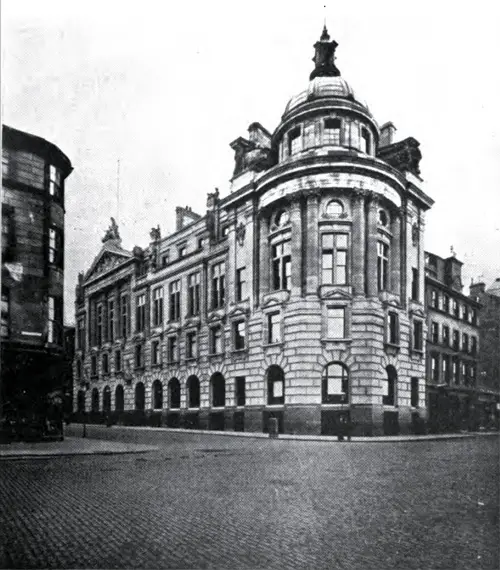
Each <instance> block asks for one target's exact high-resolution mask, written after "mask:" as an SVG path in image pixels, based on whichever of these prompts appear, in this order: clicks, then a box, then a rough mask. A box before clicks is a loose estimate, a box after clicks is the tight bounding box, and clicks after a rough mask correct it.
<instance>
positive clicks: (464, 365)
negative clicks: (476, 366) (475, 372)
mask: <svg viewBox="0 0 500 570" xmlns="http://www.w3.org/2000/svg"><path fill="white" fill-rule="evenodd" d="M462 378H463V380H464V384H465V385H466V386H468V385H469V375H468V370H467V363H466V362H462Z"/></svg>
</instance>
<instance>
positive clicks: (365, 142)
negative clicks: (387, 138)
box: [361, 127, 371, 154]
mask: <svg viewBox="0 0 500 570" xmlns="http://www.w3.org/2000/svg"><path fill="white" fill-rule="evenodd" d="M361 150H362V152H366V154H371V137H370V133H369V132H368V129H365V128H364V127H363V128H362V129H361Z"/></svg>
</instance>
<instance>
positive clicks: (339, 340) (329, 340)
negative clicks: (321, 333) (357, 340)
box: [320, 338, 352, 344]
mask: <svg viewBox="0 0 500 570" xmlns="http://www.w3.org/2000/svg"><path fill="white" fill-rule="evenodd" d="M320 342H321V343H323V344H330V343H338V344H340V343H351V342H352V338H322V339H320Z"/></svg>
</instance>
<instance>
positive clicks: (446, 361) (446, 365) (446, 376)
mask: <svg viewBox="0 0 500 570" xmlns="http://www.w3.org/2000/svg"><path fill="white" fill-rule="evenodd" d="M441 372H442V376H441V377H442V379H443V382H446V384H449V383H450V357H449V356H448V355H447V354H443V355H442V356H441Z"/></svg>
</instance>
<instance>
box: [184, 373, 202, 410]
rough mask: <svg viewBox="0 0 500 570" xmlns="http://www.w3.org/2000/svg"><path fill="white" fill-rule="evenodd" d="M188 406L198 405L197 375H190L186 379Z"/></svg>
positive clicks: (198, 384) (198, 386)
mask: <svg viewBox="0 0 500 570" xmlns="http://www.w3.org/2000/svg"><path fill="white" fill-rule="evenodd" d="M187 395H188V408H199V407H200V381H199V380H198V377H197V376H190V377H189V378H188V380H187Z"/></svg>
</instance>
